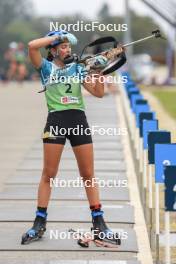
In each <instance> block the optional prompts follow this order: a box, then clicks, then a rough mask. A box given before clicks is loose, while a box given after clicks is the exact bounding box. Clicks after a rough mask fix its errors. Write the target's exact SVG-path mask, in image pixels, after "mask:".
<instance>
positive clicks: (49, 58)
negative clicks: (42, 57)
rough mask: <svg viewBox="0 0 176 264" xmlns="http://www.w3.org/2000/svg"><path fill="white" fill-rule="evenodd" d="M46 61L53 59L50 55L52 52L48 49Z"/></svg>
mask: <svg viewBox="0 0 176 264" xmlns="http://www.w3.org/2000/svg"><path fill="white" fill-rule="evenodd" d="M46 59H47V60H48V61H53V59H54V57H53V55H52V53H51V51H50V50H49V51H48V55H47V58H46Z"/></svg>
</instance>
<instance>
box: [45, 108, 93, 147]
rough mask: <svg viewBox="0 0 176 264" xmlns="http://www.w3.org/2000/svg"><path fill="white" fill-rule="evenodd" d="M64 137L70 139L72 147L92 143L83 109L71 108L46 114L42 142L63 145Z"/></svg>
mask: <svg viewBox="0 0 176 264" xmlns="http://www.w3.org/2000/svg"><path fill="white" fill-rule="evenodd" d="M66 139H69V140H70V144H71V145H72V147H74V146H79V145H83V144H90V143H92V136H91V131H90V128H89V125H88V122H87V118H86V115H85V113H84V111H81V110H76V109H73V110H65V111H56V112H50V113H49V114H48V118H47V123H46V126H45V128H44V133H43V143H52V144H62V145H65V142H66Z"/></svg>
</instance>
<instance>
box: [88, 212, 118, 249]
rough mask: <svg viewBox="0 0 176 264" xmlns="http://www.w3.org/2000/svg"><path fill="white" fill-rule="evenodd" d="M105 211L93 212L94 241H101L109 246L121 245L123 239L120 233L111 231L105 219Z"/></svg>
mask: <svg viewBox="0 0 176 264" xmlns="http://www.w3.org/2000/svg"><path fill="white" fill-rule="evenodd" d="M103 213H104V212H103V211H92V224H93V227H92V228H91V232H92V233H93V234H94V239H96V240H100V241H101V242H103V243H105V244H106V245H107V244H109V245H110V244H112V245H116V246H120V245H121V239H120V236H119V234H118V233H114V232H113V231H112V230H110V229H109V228H108V227H107V225H106V223H105V221H104V218H103Z"/></svg>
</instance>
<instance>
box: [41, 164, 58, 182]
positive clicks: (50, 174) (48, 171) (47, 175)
mask: <svg viewBox="0 0 176 264" xmlns="http://www.w3.org/2000/svg"><path fill="white" fill-rule="evenodd" d="M56 175H57V168H52V167H44V168H43V173H42V178H43V179H44V180H45V181H46V182H50V179H54V178H55V177H56Z"/></svg>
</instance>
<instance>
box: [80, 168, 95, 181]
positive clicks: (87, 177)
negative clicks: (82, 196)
mask: <svg viewBox="0 0 176 264" xmlns="http://www.w3.org/2000/svg"><path fill="white" fill-rule="evenodd" d="M81 177H82V178H83V181H86V180H92V178H93V177H94V176H93V172H92V170H89V169H87V170H86V171H84V172H82V173H81Z"/></svg>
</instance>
